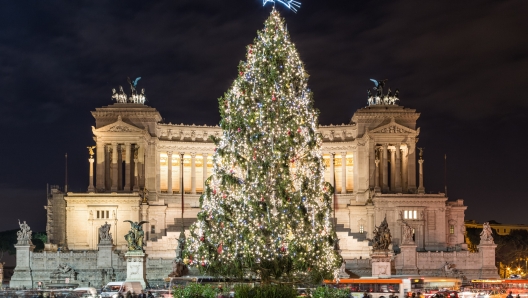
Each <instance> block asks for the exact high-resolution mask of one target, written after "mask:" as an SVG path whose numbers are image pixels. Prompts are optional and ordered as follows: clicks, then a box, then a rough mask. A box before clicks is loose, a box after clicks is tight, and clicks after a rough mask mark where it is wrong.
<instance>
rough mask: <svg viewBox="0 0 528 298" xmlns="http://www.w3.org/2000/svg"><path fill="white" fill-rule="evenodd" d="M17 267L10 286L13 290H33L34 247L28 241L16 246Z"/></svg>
mask: <svg viewBox="0 0 528 298" xmlns="http://www.w3.org/2000/svg"><path fill="white" fill-rule="evenodd" d="M19 243H20V241H19ZM15 248H16V267H15V271H14V273H13V276H12V277H11V282H10V283H9V286H10V287H11V288H24V287H25V288H28V289H30V288H33V276H32V274H31V267H30V259H31V252H32V251H33V248H35V246H33V245H32V244H31V242H29V241H27V243H24V244H16V245H15Z"/></svg>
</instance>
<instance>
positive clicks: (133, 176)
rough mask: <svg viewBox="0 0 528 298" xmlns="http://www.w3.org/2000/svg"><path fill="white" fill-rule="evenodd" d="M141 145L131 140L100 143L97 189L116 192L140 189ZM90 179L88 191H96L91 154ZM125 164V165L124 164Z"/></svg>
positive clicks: (98, 148) (98, 147)
mask: <svg viewBox="0 0 528 298" xmlns="http://www.w3.org/2000/svg"><path fill="white" fill-rule="evenodd" d="M138 151H139V146H138V145H137V144H132V143H130V142H125V143H117V142H112V143H110V144H98V145H97V147H96V156H97V161H98V162H97V181H96V183H97V189H98V190H102V191H104V190H110V191H112V192H116V191H119V190H122V191H125V192H127V191H138V190H139V172H140V171H139V168H138V167H139V166H140V161H139V159H138ZM88 161H89V162H90V181H89V186H88V191H95V187H94V185H93V176H94V170H93V163H94V158H93V156H90V158H89V159H88ZM123 164H124V165H123Z"/></svg>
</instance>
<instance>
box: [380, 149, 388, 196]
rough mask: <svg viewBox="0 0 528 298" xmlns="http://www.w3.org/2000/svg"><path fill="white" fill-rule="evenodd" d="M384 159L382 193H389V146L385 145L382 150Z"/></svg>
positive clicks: (382, 164)
mask: <svg viewBox="0 0 528 298" xmlns="http://www.w3.org/2000/svg"><path fill="white" fill-rule="evenodd" d="M381 151H382V157H381V166H382V173H383V176H382V179H383V184H382V185H381V191H383V192H385V193H386V192H388V191H389V165H388V159H387V155H388V152H387V151H388V144H383V146H382V148H381Z"/></svg>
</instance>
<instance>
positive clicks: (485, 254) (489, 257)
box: [478, 239, 499, 278]
mask: <svg viewBox="0 0 528 298" xmlns="http://www.w3.org/2000/svg"><path fill="white" fill-rule="evenodd" d="M496 248H497V244H495V243H493V241H485V240H483V239H481V240H480V245H479V246H478V250H479V253H480V254H481V255H482V257H481V260H482V264H481V276H480V278H499V274H498V273H497V266H495V249H496Z"/></svg>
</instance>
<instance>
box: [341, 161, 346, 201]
mask: <svg viewBox="0 0 528 298" xmlns="http://www.w3.org/2000/svg"><path fill="white" fill-rule="evenodd" d="M346 170H347V166H346V152H341V193H342V194H346V193H347V191H346Z"/></svg>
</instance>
